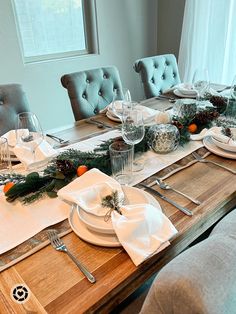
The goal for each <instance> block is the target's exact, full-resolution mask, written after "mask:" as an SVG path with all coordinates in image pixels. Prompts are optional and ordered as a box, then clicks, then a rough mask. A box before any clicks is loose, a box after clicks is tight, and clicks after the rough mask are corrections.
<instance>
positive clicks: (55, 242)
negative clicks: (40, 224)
mask: <svg viewBox="0 0 236 314" xmlns="http://www.w3.org/2000/svg"><path fill="white" fill-rule="evenodd" d="M48 238H49V240H50V242H51V244H52V246H53V247H54V249H55V250H57V251H60V252H64V253H66V254H67V255H68V256H69V257H70V258H71V259H72V261H73V262H74V263H75V264H76V265H77V266H78V267H79V269H80V270H81V272H82V273H83V274H84V275H85V277H86V278H87V279H88V281H90V282H91V283H95V282H96V279H95V277H94V276H93V275H92V274H91V273H90V272H89V271H88V269H87V268H86V267H85V266H84V265H83V264H82V263H81V262H80V261H79V260H78V259H77V258H76V257H75V256H74V255H73V254H71V253H70V251H69V250H68V248H67V247H66V245H65V244H64V242H63V241H62V240H61V239H60V237H59V236H58V233H57V232H56V230H48Z"/></svg>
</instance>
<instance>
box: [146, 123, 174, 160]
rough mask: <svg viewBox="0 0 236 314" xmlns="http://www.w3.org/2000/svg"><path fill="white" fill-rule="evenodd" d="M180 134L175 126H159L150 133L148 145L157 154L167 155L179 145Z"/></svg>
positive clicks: (151, 129)
mask: <svg viewBox="0 0 236 314" xmlns="http://www.w3.org/2000/svg"><path fill="white" fill-rule="evenodd" d="M179 139H180V134H179V130H178V128H177V127H176V126H175V125H172V124H157V125H153V126H152V127H150V129H149V131H148V145H149V147H150V148H152V149H153V150H154V151H155V152H156V153H159V154H167V153H169V152H172V151H173V150H175V149H176V148H177V147H178V145H179Z"/></svg>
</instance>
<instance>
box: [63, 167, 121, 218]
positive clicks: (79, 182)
mask: <svg viewBox="0 0 236 314" xmlns="http://www.w3.org/2000/svg"><path fill="white" fill-rule="evenodd" d="M113 191H118V195H119V198H120V200H122V199H123V198H124V193H123V191H122V188H121V186H120V184H119V183H118V182H117V181H116V180H114V179H113V178H111V177H109V176H107V175H106V174H104V173H102V172H101V171H100V170H98V169H95V168H94V169H91V170H89V171H87V172H86V173H84V174H83V175H82V176H81V177H79V178H77V179H75V180H74V181H72V182H71V183H70V184H68V185H66V186H65V187H64V188H62V189H60V190H59V191H58V193H57V194H58V196H59V197H60V198H62V199H65V200H67V201H69V202H72V203H75V204H78V205H79V206H80V207H82V208H83V209H84V210H85V211H87V212H88V213H91V214H94V215H96V216H105V215H106V213H107V211H108V209H107V208H104V207H102V205H101V200H102V198H103V197H105V196H107V195H110V194H111V193H112V192H113Z"/></svg>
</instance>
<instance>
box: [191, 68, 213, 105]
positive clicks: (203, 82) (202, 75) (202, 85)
mask: <svg viewBox="0 0 236 314" xmlns="http://www.w3.org/2000/svg"><path fill="white" fill-rule="evenodd" d="M192 83H193V87H194V89H195V90H196V92H197V97H196V100H197V101H199V100H200V98H201V96H202V95H203V93H204V92H205V91H207V88H208V86H209V75H208V70H207V69H205V68H198V69H196V70H195V72H194V75H193V81H192Z"/></svg>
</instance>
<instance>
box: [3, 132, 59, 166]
mask: <svg viewBox="0 0 236 314" xmlns="http://www.w3.org/2000/svg"><path fill="white" fill-rule="evenodd" d="M17 132H19V133H20V134H21V133H22V134H24V133H25V132H28V131H27V130H26V129H22V130H18V131H17ZM2 137H4V138H6V139H7V141H8V145H9V148H10V151H11V152H13V153H14V154H15V155H16V157H17V158H18V159H19V161H20V162H22V163H23V164H24V166H25V167H26V168H30V167H32V166H37V164H41V163H42V162H43V161H44V162H45V163H46V162H47V161H48V160H50V159H51V158H52V157H54V156H56V154H57V151H56V150H55V149H53V148H52V146H51V145H50V144H49V143H48V142H47V141H46V140H43V141H42V142H40V143H39V145H38V146H37V140H35V141H32V142H30V146H23V145H20V144H17V139H16V131H15V130H11V131H9V132H7V133H5V134H4V135H2ZM35 147H36V148H35ZM34 150H35V152H34Z"/></svg>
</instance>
